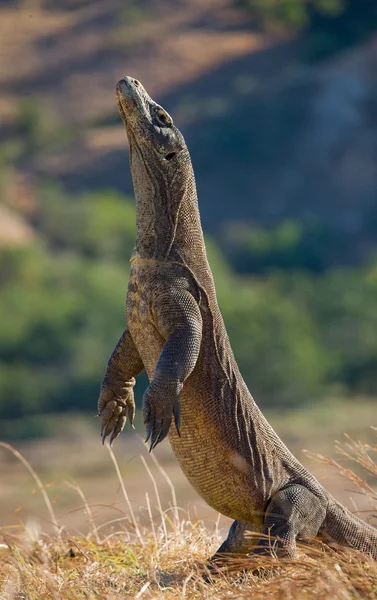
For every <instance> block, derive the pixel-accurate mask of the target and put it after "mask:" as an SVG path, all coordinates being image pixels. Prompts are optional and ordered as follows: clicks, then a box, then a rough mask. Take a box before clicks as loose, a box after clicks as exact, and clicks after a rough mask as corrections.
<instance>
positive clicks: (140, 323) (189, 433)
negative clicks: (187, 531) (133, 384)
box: [126, 259, 287, 528]
mask: <svg viewBox="0 0 377 600" xmlns="http://www.w3.org/2000/svg"><path fill="white" fill-rule="evenodd" d="M151 282H153V285H151ZM164 285H169V281H164V278H163V277H159V276H158V274H157V275H156V266H155V265H154V264H153V262H151V261H143V260H141V259H136V260H135V261H133V263H132V269H131V274H130V279H129V287H128V294H127V303H126V315H127V322H128V327H129V330H130V333H131V335H132V338H133V341H134V343H135V345H136V347H137V349H138V352H139V354H140V356H141V358H142V361H143V364H144V366H145V369H146V372H147V374H148V377H149V380H152V378H153V373H154V371H155V368H156V365H157V362H158V359H159V356H160V353H161V350H162V347H163V345H164V342H165V340H164V339H163V338H162V337H161V335H160V333H159V332H158V330H157V328H156V326H155V320H154V316H153V310H152V305H153V297H154V296H156V295H158V293H159V289H160V288H161V286H164ZM202 316H203V340H202V347H201V352H200V356H199V359H198V361H197V365H196V367H195V369H194V371H193V373H192V374H191V376H190V377H189V378H188V380H187V381H186V382H185V384H184V387H183V390H182V392H181V397H180V402H181V429H180V434H181V435H180V437H179V436H178V434H177V432H176V430H175V428H174V427H171V428H170V432H169V439H170V443H171V446H172V449H173V452H174V454H175V456H176V458H177V460H178V462H179V464H180V466H181V468H182V470H183V472H184V474H185V475H186V477H187V478H188V480H189V481H190V483H191V484H192V485H193V487H194V488H195V489H196V490H197V492H198V493H199V494H200V496H201V497H202V498H203V499H204V500H205V501H206V502H207V503H208V504H209V505H210V506H211V507H212V508H214V509H215V510H217V511H219V512H221V513H222V514H224V515H226V516H229V517H230V518H232V519H239V520H243V521H247V522H249V523H252V524H253V525H254V526H255V528H259V526H260V525H261V524H262V519H261V517H260V515H261V514H262V512H263V510H264V508H265V505H266V502H267V501H268V499H269V498H270V497H271V495H272V494H273V493H274V490H275V488H276V489H278V488H279V486H280V485H281V482H282V480H284V479H286V478H287V473H286V472H285V471H284V469H283V468H282V464H281V461H279V459H278V457H276V460H275V461H274V460H267V459H266V457H267V456H268V457H272V456H273V452H270V451H269V452H268V453H266V447H265V445H266V440H264V439H263V440H258V439H257V438H256V437H255V436H258V428H257V427H254V423H253V422H252V420H250V423H249V425H250V431H245V424H246V428H247V421H246V420H245V414H244V410H243V406H242V404H243V403H244V402H245V400H244V398H243V394H245V393H248V392H247V389H246V386H245V385H244V383H243V381H242V378H241V381H238V380H237V376H235V377H233V380H232V381H229V377H227V375H226V372H225V370H224V368H223V366H222V364H221V360H222V358H221V356H219V352H218V350H217V348H216V347H215V340H214V332H213V326H214V325H213V319H212V318H211V315H210V314H209V312H208V310H206V308H205V307H203V312H202ZM220 327H221V324H220ZM224 335H226V334H225V330H224ZM225 353H226V349H225ZM223 354H224V352H223ZM223 360H225V359H224V358H223ZM232 394H233V395H234V396H235V404H234V406H236V411H234V410H232V404H233V403H232V398H231V397H227V396H229V395H232ZM237 402H238V403H239V411H238V414H237ZM240 429H242V431H241V430H240ZM237 432H238V434H237ZM250 436H251V437H252V439H251V440H250ZM253 436H254V437H253ZM245 440H248V441H245Z"/></svg>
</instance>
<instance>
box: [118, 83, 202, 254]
mask: <svg viewBox="0 0 377 600" xmlns="http://www.w3.org/2000/svg"><path fill="white" fill-rule="evenodd" d="M116 92H117V103H118V108H119V112H120V115H121V117H122V120H123V122H124V125H125V127H126V131H127V136H128V140H129V144H130V167H131V174H132V180H133V186H134V192H135V200H136V252H137V254H138V255H139V256H141V257H143V258H155V259H159V260H166V259H167V258H168V256H170V257H173V256H175V258H176V259H177V252H175V249H177V247H178V248H179V251H180V255H181V256H182V253H184V251H185V250H184V246H185V239H186V238H187V235H188V232H191V234H192V233H193V231H194V229H195V231H197V235H198V243H202V239H201V236H202V233H201V228H200V223H199V213H198V208H197V196H196V187H195V178H194V173H193V170H192V165H191V159H190V155H189V152H188V150H187V146H186V143H185V140H184V138H183V135H182V134H181V132H180V131H179V129H177V127H175V125H174V123H173V119H172V118H171V116H170V115H169V113H168V112H167V111H166V110H165V109H164V108H162V106H160V105H159V104H157V103H156V102H155V101H154V100H152V98H151V97H150V96H149V95H148V94H147V92H146V91H145V89H144V87H143V86H142V85H141V83H140V82H139V81H137V80H136V79H133V78H132V77H123V79H121V80H120V81H119V82H118V84H117V86H116ZM188 252H192V242H191V244H190V246H189V247H188Z"/></svg>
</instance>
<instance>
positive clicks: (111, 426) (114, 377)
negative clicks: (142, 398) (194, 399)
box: [98, 329, 144, 444]
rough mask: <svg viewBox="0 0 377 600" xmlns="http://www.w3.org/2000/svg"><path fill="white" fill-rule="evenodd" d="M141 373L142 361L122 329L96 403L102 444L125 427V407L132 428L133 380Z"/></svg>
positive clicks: (111, 440) (126, 331) (126, 333)
mask: <svg viewBox="0 0 377 600" xmlns="http://www.w3.org/2000/svg"><path fill="white" fill-rule="evenodd" d="M143 370H144V365H143V361H142V360H141V358H140V355H139V353H138V351H137V349H136V346H135V344H134V342H133V340H132V337H131V334H130V332H129V331H128V329H126V330H125V331H124V333H123V334H122V336H121V338H120V340H119V342H118V343H117V345H116V346H115V348H114V351H113V353H112V355H111V356H110V359H109V362H108V364H107V369H106V373H105V377H104V378H103V381H102V385H101V391H100V397H99V400H98V415H99V416H100V417H101V435H102V443H104V441H105V438H106V437H107V436H108V435H110V434H111V437H110V444H112V442H113V440H114V439H115V438H116V437H117V436H118V435H119V434H120V432H121V431H122V429H123V428H124V426H125V424H126V420H127V417H126V408H127V412H128V418H129V420H130V423H131V425H132V423H133V420H134V416H135V400H134V391H133V388H134V385H135V377H137V376H138V375H139V374H140V373H141V372H142V371H143Z"/></svg>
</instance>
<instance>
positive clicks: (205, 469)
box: [169, 378, 265, 529]
mask: <svg viewBox="0 0 377 600" xmlns="http://www.w3.org/2000/svg"><path fill="white" fill-rule="evenodd" d="M194 381H195V378H193V382H194ZM193 382H190V381H189V382H188V385H187V386H186V388H184V390H183V392H182V394H181V430H180V433H181V436H180V437H179V436H178V434H177V432H176V430H175V428H174V427H171V429H170V432H169V440H170V443H171V446H172V448H173V452H174V454H175V456H176V457H177V460H178V462H179V464H180V466H181V469H182V471H183V472H184V474H185V475H186V477H187V479H188V480H189V481H190V483H191V485H192V486H193V487H194V488H195V490H196V491H197V492H198V494H199V495H200V496H201V497H202V498H203V499H204V500H205V501H206V502H207V503H208V504H209V505H210V506H211V507H212V508H214V509H215V510H217V511H219V512H220V513H221V514H223V515H226V516H227V517H230V518H232V519H239V520H242V521H247V522H249V523H252V524H253V525H254V526H255V528H256V529H257V528H259V527H260V526H261V525H262V519H261V514H262V511H263V508H264V505H265V500H264V499H263V498H262V497H261V494H260V493H259V490H258V484H257V481H256V480H255V474H253V473H252V469H251V465H250V464H249V463H248V462H247V461H246V460H245V459H244V458H243V456H242V455H241V454H240V453H238V452H237V451H235V450H234V449H233V448H231V447H229V446H228V445H227V443H226V442H225V440H224V438H223V436H222V435H221V427H220V423H216V422H213V416H212V418H211V416H210V415H209V414H208V410H207V408H206V406H205V403H204V402H203V396H202V395H201V394H200V391H199V390H197V389H194V385H193ZM258 479H259V478H258ZM253 482H255V485H253ZM257 490H258V491H257Z"/></svg>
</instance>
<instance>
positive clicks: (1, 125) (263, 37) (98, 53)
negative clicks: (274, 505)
mask: <svg viewBox="0 0 377 600" xmlns="http://www.w3.org/2000/svg"><path fill="white" fill-rule="evenodd" d="M125 74H129V75H132V76H134V77H137V78H138V79H140V80H141V81H142V83H143V84H144V85H145V87H146V88H147V90H148V92H149V93H150V94H151V96H152V97H153V98H154V99H155V100H156V101H158V102H159V103H160V104H162V105H163V106H164V107H165V108H166V109H167V110H168V111H169V112H170V113H171V114H172V116H173V118H174V120H175V122H176V124H177V125H178V127H179V128H180V129H181V130H182V131H183V133H184V135H185V137H186V141H187V143H188V146H189V148H190V151H191V154H192V159H193V164H194V169H195V172H196V177H197V184H198V192H199V202H200V209H201V215H202V221H203V226H204V229H205V234H206V241H207V246H208V253H209V259H210V263H211V266H212V268H213V271H214V276H215V281H216V285H217V291H218V298H219V303H220V307H221V309H222V312H223V315H224V319H225V322H226V325H227V328H228V332H229V335H230V339H231V343H232V345H233V348H234V351H235V355H236V358H237V360H238V362H239V365H240V368H241V371H242V374H243V376H244V378H245V379H246V382H247V384H248V385H249V387H250V390H251V392H252V393H253V395H254V397H255V398H256V400H257V402H258V403H259V405H260V406H261V408H262V410H263V411H264V412H265V413H266V414H267V416H268V418H269V419H270V420H271V422H272V424H273V425H274V426H275V428H276V429H277V431H278V433H279V434H280V435H281V436H282V437H283V439H284V440H285V441H286V442H287V443H288V445H289V446H290V448H291V449H292V450H294V451H295V452H296V453H297V455H298V456H299V458H300V459H301V460H303V461H304V462H306V464H308V466H309V467H310V468H311V469H312V470H314V471H315V472H316V473H317V474H318V476H319V477H320V478H321V480H322V481H323V483H324V484H325V485H327V486H328V487H329V488H330V489H331V490H332V491H333V492H334V493H337V495H338V497H342V494H343V500H344V501H345V502H347V503H348V504H349V501H348V496H349V490H348V491H346V492H344V491H343V492H342V490H344V487H345V486H346V484H345V483H344V482H339V481H338V480H337V479H336V478H335V477H334V476H333V474H332V472H328V471H327V469H325V468H324V467H323V466H322V467H321V466H320V465H318V464H316V463H315V462H314V463H313V461H310V460H308V459H307V458H306V457H305V456H303V454H302V452H301V450H302V448H304V447H305V448H309V449H312V450H314V451H318V452H322V453H327V454H330V455H334V449H333V440H334V439H335V438H337V437H338V438H339V437H340V436H341V435H342V433H343V432H345V431H347V432H348V433H349V434H350V435H352V436H353V437H354V438H355V439H359V438H360V439H362V440H364V441H368V440H369V439H370V440H371V441H372V440H373V441H374V443H375V436H374V437H373V432H372V431H371V429H370V425H373V424H374V425H376V424H377V419H376V416H377V410H376V408H377V404H376V402H377V400H376V398H377V3H376V2H375V0H306V1H304V0H142V1H141V0H106V2H105V1H103V0H59V1H58V0H5V1H4V0H3V1H0V361H1V362H0V417H1V422H0V439H2V440H4V441H6V442H10V443H12V444H14V445H15V446H16V447H17V448H19V449H20V450H21V451H22V452H23V453H24V455H25V456H26V458H27V459H28V460H30V461H31V463H32V464H33V466H34V467H35V468H36V470H37V471H38V473H39V474H40V476H41V478H42V480H43V482H44V483H46V484H48V485H49V488H50V489H49V493H50V496H51V498H52V500H53V502H54V504H56V512H57V514H58V517H59V519H60V520H61V521H60V522H61V523H62V524H66V525H67V526H68V527H81V529H82V530H85V529H87V527H88V524H87V523H86V522H85V519H84V517H83V513H82V500H81V499H80V498H79V497H78V496H77V494H76V493H75V492H74V490H72V488H70V487H69V486H68V485H67V484H66V483H65V481H66V480H69V481H73V480H74V481H76V482H77V484H79V485H80V486H81V487H82V489H83V491H84V493H85V495H86V496H87V498H88V501H89V502H90V503H91V504H92V505H93V506H94V507H96V508H95V516H96V519H97V520H98V522H101V521H105V520H106V519H109V518H111V515H113V517H114V511H115V517H114V518H116V517H117V516H119V514H120V513H122V511H124V510H125V505H124V500H123V499H122V496H121V494H120V493H119V483H118V482H117V480H116V477H115V475H114V473H113V465H112V462H111V460H110V458H109V455H108V453H107V451H106V449H103V448H102V446H101V445H100V438H99V422H98V419H96V417H95V415H96V402H97V396H98V389H99V384H100V381H101V379H102V376H103V373H104V369H105V365H106V361H107V358H108V356H109V354H110V352H111V351H112V349H113V347H114V345H115V343H116V342H117V340H118V338H119V336H120V334H121V332H122V331H123V329H124V324H125V322H124V309H123V307H124V299H125V294H126V289H127V279H128V269H129V263H128V260H129V257H130V254H131V251H132V247H133V244H134V234H135V208H134V202H133V199H132V183H131V178H130V173H129V167H128V156H127V139H126V135H125V132H124V129H123V126H122V124H121V121H120V117H119V115H118V113H117V109H116V104H115V84H116V82H117V81H118V79H119V78H120V77H122V76H123V75H125ZM145 386H146V380H145V379H143V378H142V377H141V378H140V380H139V381H138V384H137V387H136V395H137V400H138V405H139V406H140V399H141V396H142V392H143V390H144V389H145ZM136 426H137V429H138V431H139V432H140V433H142V430H143V427H142V419H141V418H140V415H138V416H137V419H136ZM116 454H117V456H118V459H119V462H120V466H121V469H122V473H123V474H124V477H125V481H126V484H127V486H128V490H129V493H130V497H131V500H132V502H133V503H134V504H135V505H136V506H138V505H139V504H140V505H142V504H144V503H145V493H146V492H149V493H151V494H152V490H153V486H152V482H151V480H150V478H149V476H148V474H147V472H146V471H145V468H144V467H143V465H142V462H141V460H140V454H144V455H145V456H146V457H147V455H146V453H145V449H144V448H143V444H142V442H141V439H139V436H138V434H137V433H136V434H135V433H132V434H131V433H130V432H129V431H128V430H127V431H126V432H125V433H124V434H123V435H122V437H121V439H120V440H119V441H117V444H116ZM156 454H157V456H158V457H159V459H160V460H161V462H162V464H164V465H165V467H166V469H167V471H168V473H169V475H170V477H171V479H172V480H173V482H174V485H175V486H176V489H177V495H178V502H179V503H180V505H181V506H182V507H183V508H186V505H187V502H188V501H189V502H190V503H191V504H190V506H191V510H192V511H194V513H195V512H197V513H198V515H200V516H203V517H205V518H207V519H209V520H210V519H213V518H215V515H214V513H213V512H211V511H210V510H209V509H208V507H206V506H205V505H204V503H203V502H202V501H201V500H199V499H198V498H197V496H196V495H195V493H194V492H193V490H191V489H190V488H189V487H188V484H187V483H186V481H185V479H184V477H183V475H182V474H181V473H180V471H179V468H178V467H177V465H176V463H175V461H174V458H173V457H172V455H171V452H170V449H169V445H168V443H167V442H165V443H164V444H163V445H161V447H159V448H158V450H157V452H156ZM148 460H149V459H148ZM149 464H150V465H151V469H154V471H153V472H154V473H155V476H156V478H157V480H158V478H159V477H160V475H159V472H158V470H156V467H155V465H154V463H149ZM0 468H1V471H2V483H1V487H0V493H1V506H2V524H9V523H16V522H19V521H23V522H26V521H27V520H28V519H29V518H30V516H31V515H34V516H36V517H37V518H38V519H40V520H41V523H43V527H48V521H47V517H46V515H45V510H44V508H43V504H42V503H41V498H40V494H33V493H32V491H33V485H34V484H33V481H32V480H31V479H30V478H29V475H28V474H27V472H26V471H25V470H24V467H23V466H22V465H21V464H20V463H19V462H18V461H17V460H16V459H15V458H14V457H13V456H12V455H11V454H9V453H8V452H7V451H6V450H5V449H3V448H0ZM338 487H339V489H337V488H338ZM164 489H165V488H164ZM34 491H35V490H34ZM161 493H162V494H164V493H165V492H164V491H162V492H161ZM360 502H362V501H360ZM152 505H153V508H154V505H155V501H154V500H153V501H152ZM109 506H111V508H109Z"/></svg>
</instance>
